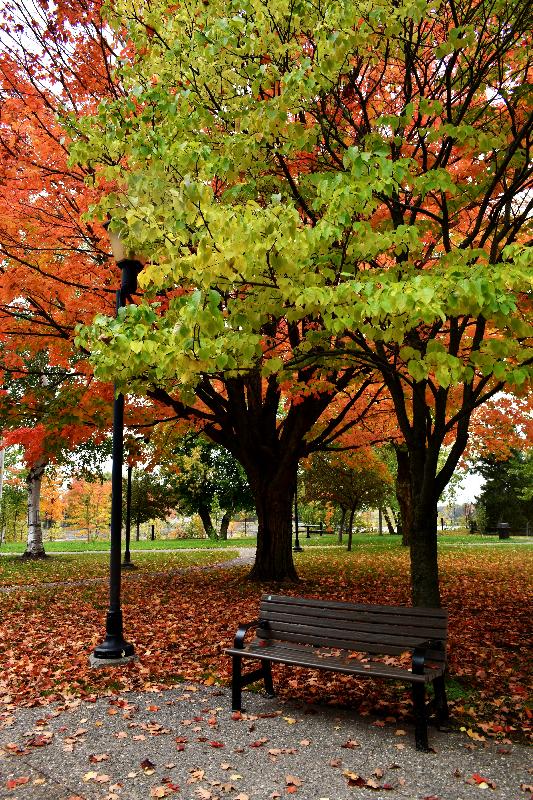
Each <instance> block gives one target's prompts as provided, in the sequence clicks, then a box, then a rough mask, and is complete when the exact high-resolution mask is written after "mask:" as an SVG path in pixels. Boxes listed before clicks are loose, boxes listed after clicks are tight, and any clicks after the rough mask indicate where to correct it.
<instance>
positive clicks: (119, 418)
mask: <svg viewBox="0 0 533 800" xmlns="http://www.w3.org/2000/svg"><path fill="white" fill-rule="evenodd" d="M105 227H106V229H107V225H106V226H105ZM107 233H108V236H109V242H110V244H111V250H112V252H113V257H114V259H115V261H116V263H117V267H118V268H119V269H120V270H121V272H122V280H121V285H120V289H119V290H118V291H117V314H118V310H119V309H120V308H121V307H122V306H125V305H126V302H127V301H128V300H129V301H130V303H132V302H133V298H132V295H133V294H135V292H136V291H137V276H138V275H139V272H140V271H141V270H142V267H143V265H142V263H141V262H140V261H139V260H138V259H137V258H135V257H133V258H132V257H131V256H130V254H128V253H127V252H126V250H125V247H124V243H123V241H122V239H121V237H120V236H119V235H118V234H117V233H115V232H114V231H111V230H107ZM123 461H124V395H123V394H117V393H116V391H115V399H114V402H113V467H112V471H111V548H110V559H109V610H108V612H107V618H106V637H105V639H104V641H103V642H102V643H101V644H99V645H98V646H97V647H95V649H94V651H93V653H92V655H91V659H90V661H91V664H92V666H100V665H103V664H108V663H109V662H111V663H123V662H124V661H130V660H131V659H132V658H133V657H134V647H133V645H132V644H130V642H126V640H125V639H124V633H123V625H122V609H121V606H120V578H121V574H120V571H121V564H120V561H121V530H122V466H123Z"/></svg>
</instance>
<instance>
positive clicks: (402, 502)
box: [394, 445, 413, 547]
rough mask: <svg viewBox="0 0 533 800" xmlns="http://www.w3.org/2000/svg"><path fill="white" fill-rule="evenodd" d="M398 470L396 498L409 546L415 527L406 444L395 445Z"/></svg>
mask: <svg viewBox="0 0 533 800" xmlns="http://www.w3.org/2000/svg"><path fill="white" fill-rule="evenodd" d="M394 449H395V452H396V462H397V465H398V471H397V474H396V498H397V500H398V505H399V506H400V519H401V521H402V544H403V545H404V547H408V546H409V543H410V540H411V532H412V529H413V495H412V490H411V470H410V458H409V453H408V451H407V448H406V447H405V445H400V446H398V447H395V448H394Z"/></svg>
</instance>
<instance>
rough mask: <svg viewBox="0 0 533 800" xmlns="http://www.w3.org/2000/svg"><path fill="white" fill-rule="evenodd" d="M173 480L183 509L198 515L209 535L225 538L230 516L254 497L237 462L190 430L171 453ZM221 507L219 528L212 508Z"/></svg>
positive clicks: (246, 508) (249, 506)
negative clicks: (215, 524) (214, 519)
mask: <svg viewBox="0 0 533 800" xmlns="http://www.w3.org/2000/svg"><path fill="white" fill-rule="evenodd" d="M173 461H174V465H173V469H174V482H175V486H176V491H177V493H178V495H179V503H180V507H181V508H182V509H183V510H186V511H189V512H193V513H196V514H198V515H199V517H200V519H201V520H202V525H203V526H204V530H205V533H206V535H207V536H208V537H209V538H210V539H219V538H220V539H227V537H228V528H229V523H230V521H231V518H232V516H233V515H234V514H236V513H237V512H238V511H251V510H252V509H253V508H254V499H253V495H252V493H251V491H250V487H249V484H248V481H247V479H246V475H245V473H244V470H243V468H242V467H241V465H240V464H239V462H238V461H237V460H236V459H235V458H234V457H233V456H232V455H231V453H229V452H228V450H226V449H225V448H224V447H220V446H218V445H215V444H213V443H211V442H209V441H208V440H207V439H206V438H205V437H204V436H201V435H198V434H197V433H196V432H191V433H188V434H186V435H185V436H183V437H182V439H181V440H180V441H179V443H178V445H177V446H176V448H175V449H174V454H173ZM217 508H219V509H220V510H221V511H222V518H221V523H220V529H219V531H218V532H217V531H216V529H215V526H214V524H213V520H212V516H213V511H214V510H215V509H217Z"/></svg>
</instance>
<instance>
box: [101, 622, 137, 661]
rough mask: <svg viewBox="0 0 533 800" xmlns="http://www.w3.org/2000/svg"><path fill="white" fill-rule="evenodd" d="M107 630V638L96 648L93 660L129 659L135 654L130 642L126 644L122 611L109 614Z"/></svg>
mask: <svg viewBox="0 0 533 800" xmlns="http://www.w3.org/2000/svg"><path fill="white" fill-rule="evenodd" d="M105 629H106V637H105V639H104V641H103V642H102V644H99V645H97V647H95V648H94V650H93V652H92V656H93V658H95V659H98V658H105V659H115V658H128V657H129V656H132V655H133V654H134V652H135V648H134V646H133V645H132V644H130V642H126V640H125V639H124V635H123V632H122V631H123V628H122V611H108V612H107V619H106V628H105Z"/></svg>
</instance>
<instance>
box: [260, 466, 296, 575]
mask: <svg viewBox="0 0 533 800" xmlns="http://www.w3.org/2000/svg"><path fill="white" fill-rule="evenodd" d="M250 485H251V488H252V491H253V493H254V497H255V504H256V510H257V522H258V526H257V552H256V556H255V564H254V566H253V567H252V570H251V572H250V574H249V578H250V579H251V580H254V581H283V582H287V581H297V580H298V575H297V573H296V569H295V568H294V562H293V558H292V499H293V489H292V487H293V486H294V485H295V480H290V478H289V479H287V480H283V479H282V478H281V476H279V475H278V476H277V480H275V481H274V480H273V481H271V482H269V481H266V480H261V481H257V483H256V482H254V481H251V482H250Z"/></svg>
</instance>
